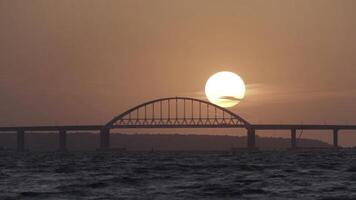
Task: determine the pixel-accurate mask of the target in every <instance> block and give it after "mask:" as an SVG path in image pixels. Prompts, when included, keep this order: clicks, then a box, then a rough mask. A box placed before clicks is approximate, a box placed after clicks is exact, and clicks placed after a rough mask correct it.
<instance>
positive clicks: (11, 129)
mask: <svg viewBox="0 0 356 200" xmlns="http://www.w3.org/2000/svg"><path fill="white" fill-rule="evenodd" d="M103 127H104V126H103V125H73V126H17V127H16V126H15V127H0V132H16V131H60V130H62V131H99V130H101V129H102V128H103ZM112 128H113V129H120V128H122V129H131V128H136V129H139V128H247V127H246V126H244V125H230V124H227V125H199V124H197V125H175V124H171V125H160V124H157V125H115V126H113V127H112ZM251 128H253V129H255V130H292V129H296V130H334V129H337V130H356V125H320V124H252V125H251Z"/></svg>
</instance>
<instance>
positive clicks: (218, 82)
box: [205, 71, 246, 108]
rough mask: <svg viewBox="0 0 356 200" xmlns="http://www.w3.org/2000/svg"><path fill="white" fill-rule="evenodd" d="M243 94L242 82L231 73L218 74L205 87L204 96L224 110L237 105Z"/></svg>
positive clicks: (243, 84) (244, 90)
mask: <svg viewBox="0 0 356 200" xmlns="http://www.w3.org/2000/svg"><path fill="white" fill-rule="evenodd" d="M245 92H246V88H245V83H244V81H243V80H242V79H241V77H240V76H238V75H237V74H235V73H233V72H227V71H222V72H218V73H216V74H214V75H212V76H211V77H210V78H209V79H208V81H207V82H206V85H205V94H206V96H207V98H208V99H209V101H210V102H211V103H213V104H216V105H218V106H221V107H224V108H228V107H233V106H235V105H237V104H238V103H239V102H240V101H241V100H242V99H243V98H244V96H245Z"/></svg>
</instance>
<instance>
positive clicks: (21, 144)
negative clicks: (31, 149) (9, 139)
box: [17, 130, 25, 152]
mask: <svg viewBox="0 0 356 200" xmlns="http://www.w3.org/2000/svg"><path fill="white" fill-rule="evenodd" d="M24 151H25V131H24V130H18V131H17V152H24Z"/></svg>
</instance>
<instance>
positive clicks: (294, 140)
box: [291, 129, 297, 149]
mask: <svg viewBox="0 0 356 200" xmlns="http://www.w3.org/2000/svg"><path fill="white" fill-rule="evenodd" d="M291 147H292V149H295V148H297V130H296V129H292V130H291Z"/></svg>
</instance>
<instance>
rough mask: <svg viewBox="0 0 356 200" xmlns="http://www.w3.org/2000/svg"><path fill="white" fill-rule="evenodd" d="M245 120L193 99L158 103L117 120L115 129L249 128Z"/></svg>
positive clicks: (137, 108) (111, 125)
mask: <svg viewBox="0 0 356 200" xmlns="http://www.w3.org/2000/svg"><path fill="white" fill-rule="evenodd" d="M249 126H250V123H248V122H247V121H246V120H245V119H243V118H242V117H240V116H238V115H237V114H235V113H233V112H231V111H229V110H227V109H225V108H222V107H220V106H217V105H215V104H212V103H210V102H207V101H204V100H200V99H194V98H189V97H168V98H161V99H155V100H152V101H148V102H145V103H143V104H140V105H138V106H135V107H133V108H131V109H129V110H127V111H126V112H123V113H122V114H120V115H118V116H116V117H114V118H113V119H112V120H111V121H109V122H108V123H107V124H106V125H105V126H104V127H105V128H106V129H113V128H237V127H241V128H247V127H249Z"/></svg>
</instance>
